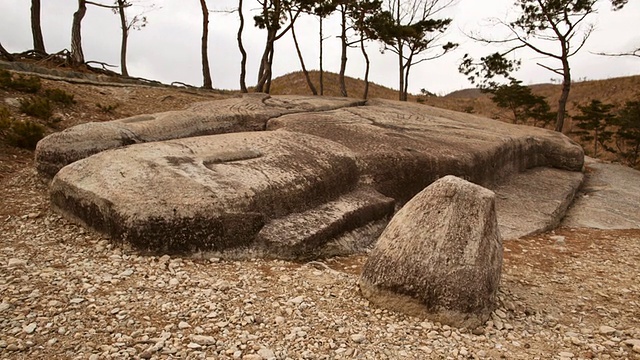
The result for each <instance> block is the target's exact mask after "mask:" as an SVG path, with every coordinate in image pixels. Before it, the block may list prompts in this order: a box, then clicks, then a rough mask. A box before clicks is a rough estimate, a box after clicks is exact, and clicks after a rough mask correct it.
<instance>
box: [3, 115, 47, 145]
mask: <svg viewBox="0 0 640 360" xmlns="http://www.w3.org/2000/svg"><path fill="white" fill-rule="evenodd" d="M43 137H44V126H42V125H40V124H38V123H35V122H33V121H28V120H27V121H13V124H12V125H11V129H10V131H9V132H8V134H7V142H8V143H9V144H10V145H13V146H17V147H21V148H24V149H31V150H33V149H35V148H36V144H37V143H38V141H40V139H42V138H43Z"/></svg>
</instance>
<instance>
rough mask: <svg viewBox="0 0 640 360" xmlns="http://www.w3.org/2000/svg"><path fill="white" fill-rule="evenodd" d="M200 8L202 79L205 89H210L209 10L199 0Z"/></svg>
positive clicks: (205, 4) (204, 2) (211, 85)
mask: <svg viewBox="0 0 640 360" xmlns="http://www.w3.org/2000/svg"><path fill="white" fill-rule="evenodd" d="M200 7H201V8H202V45H201V49H202V78H203V85H202V87H203V88H205V89H212V88H213V84H212V83H211V71H210V70H209V53H208V47H209V9H208V8H207V1H206V0H200Z"/></svg>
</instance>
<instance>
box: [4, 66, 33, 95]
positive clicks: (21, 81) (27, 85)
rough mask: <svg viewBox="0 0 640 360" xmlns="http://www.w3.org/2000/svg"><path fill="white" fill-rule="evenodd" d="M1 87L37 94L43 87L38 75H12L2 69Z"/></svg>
mask: <svg viewBox="0 0 640 360" xmlns="http://www.w3.org/2000/svg"><path fill="white" fill-rule="evenodd" d="M0 87H3V88H6V89H13V90H18V91H21V92H26V93H31V94H35V93H37V92H38V90H40V88H41V87H42V83H41V82H40V78H39V77H37V76H24V75H18V76H16V77H12V76H11V73H10V72H8V71H6V70H0Z"/></svg>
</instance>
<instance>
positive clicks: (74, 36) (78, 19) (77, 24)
mask: <svg viewBox="0 0 640 360" xmlns="http://www.w3.org/2000/svg"><path fill="white" fill-rule="evenodd" d="M86 12H87V1H86V0H78V10H76V12H75V13H74V14H73V24H72V25H71V56H70V61H71V65H74V66H77V65H81V64H84V53H83V52H82V29H81V27H82V19H83V18H84V15H85V14H86Z"/></svg>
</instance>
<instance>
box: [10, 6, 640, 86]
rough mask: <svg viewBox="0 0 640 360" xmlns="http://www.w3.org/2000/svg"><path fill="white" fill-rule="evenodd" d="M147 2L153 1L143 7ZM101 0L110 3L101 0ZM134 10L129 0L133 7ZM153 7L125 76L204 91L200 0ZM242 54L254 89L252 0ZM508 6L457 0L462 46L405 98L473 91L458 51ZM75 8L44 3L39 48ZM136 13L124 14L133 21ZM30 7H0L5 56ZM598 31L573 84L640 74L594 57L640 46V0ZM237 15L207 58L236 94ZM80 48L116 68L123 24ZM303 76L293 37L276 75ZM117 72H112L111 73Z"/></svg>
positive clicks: (424, 72)
mask: <svg viewBox="0 0 640 360" xmlns="http://www.w3.org/2000/svg"><path fill="white" fill-rule="evenodd" d="M145 1H150V0H145ZM103 2H107V1H106V0H103ZM134 2H135V1H134ZM154 3H155V4H156V5H157V6H158V7H159V9H157V10H154V11H151V12H149V13H148V14H147V17H148V25H147V27H145V28H144V29H142V30H141V31H134V32H132V33H131V35H130V38H129V54H128V68H129V73H130V75H131V76H137V77H144V78H148V79H155V80H160V81H162V82H165V83H170V82H172V81H181V82H184V83H188V84H193V85H197V86H200V85H202V75H201V74H202V70H201V66H200V38H201V35H202V13H201V10H200V3H199V1H198V0H157V1H154ZM235 3H237V2H236V1H235V0H208V4H209V8H210V10H220V9H225V8H233V6H234V4H235ZM245 3H246V4H245V5H246V6H245V18H246V26H245V33H244V42H245V47H246V49H247V51H248V53H249V59H248V64H247V72H248V74H247V84H248V85H253V84H255V82H256V74H257V71H258V63H259V59H260V56H261V53H262V50H263V48H264V38H265V34H264V31H261V30H258V29H257V28H255V27H254V26H253V20H252V18H253V15H255V10H256V2H255V1H252V0H245ZM512 3H513V0H459V2H458V4H457V5H456V6H455V7H454V8H452V9H450V11H449V13H448V16H451V17H452V18H453V19H454V21H453V23H452V26H451V27H450V30H449V32H448V34H447V38H446V39H447V40H450V41H454V42H459V43H460V47H459V48H458V49H457V50H456V51H454V52H452V53H450V54H447V55H445V56H444V57H442V58H440V59H437V60H433V61H428V62H424V63H422V64H419V65H417V66H416V67H415V68H413V69H412V70H411V78H410V82H409V84H410V86H409V91H410V92H412V93H418V92H419V91H420V89H422V88H426V89H427V90H429V91H432V92H435V93H437V94H440V95H444V94H446V93H449V92H451V91H455V90H459V89H463V88H468V87H471V85H470V84H469V82H468V81H467V80H466V78H465V77H464V76H463V75H460V74H459V73H458V70H457V68H458V64H459V62H460V59H461V58H462V56H463V55H464V54H465V53H471V54H472V55H473V56H475V57H477V58H479V57H480V56H482V55H486V54H489V53H491V52H495V51H496V48H493V47H487V46H483V45H480V44H477V43H475V42H473V41H472V40H469V39H468V38H466V37H465V36H464V35H463V31H464V32H478V31H479V32H482V33H484V34H485V35H496V34H499V32H500V30H499V29H498V28H496V27H491V26H490V25H489V22H488V21H487V19H488V18H492V17H493V18H499V19H509V15H510V14H511V15H512V17H513V15H514V11H513V8H512ZM76 7H77V1H74V0H42V28H43V34H44V40H45V46H46V49H47V51H48V52H50V53H53V52H57V51H60V50H62V49H69V48H70V45H69V44H70V35H71V21H72V16H73V13H74V11H75V10H76ZM139 10H140V9H136V8H131V9H130V10H129V11H130V15H135V14H136V12H137V11H139ZM29 16H30V1H28V0H0V42H1V43H2V44H3V45H4V47H5V48H6V49H7V50H8V51H10V52H21V51H24V50H27V49H31V48H32V47H33V46H32V40H31V32H30V18H29ZM591 21H592V22H593V23H594V24H595V26H596V30H595V32H594V33H593V34H592V36H591V38H590V39H589V42H588V43H587V45H586V47H585V48H584V49H583V50H582V51H581V53H580V54H578V55H576V56H575V57H574V58H572V60H571V68H572V74H573V78H574V79H583V78H587V79H602V78H608V77H617V76H628V75H637V74H640V60H638V59H637V58H633V57H623V58H612V57H603V56H598V55H594V54H592V52H603V51H605V52H623V51H629V50H631V49H635V48H637V47H638V46H640V31H639V30H640V25H639V24H640V1H633V0H632V1H631V2H630V3H629V4H628V5H627V7H625V8H624V9H623V10H622V11H618V12H612V11H611V10H610V5H609V2H608V1H601V4H600V7H599V9H598V14H596V15H594V16H593V17H592V18H591ZM237 27H238V20H237V14H223V13H212V14H211V17H210V25H209V31H210V33H209V59H210V64H211V69H212V77H213V83H214V87H216V88H220V89H238V88H239V85H238V75H239V73H240V66H239V63H240V54H239V51H238V48H237V44H236V37H235V35H236V32H237ZM339 30H340V29H339V26H338V23H337V19H335V18H332V19H329V20H328V21H327V22H325V36H328V37H329V38H328V39H327V40H326V41H325V50H324V68H325V70H327V71H333V72H338V70H339V66H340V44H339V41H338V40H337V39H336V36H337V35H338V34H339ZM296 34H297V35H298V39H299V41H300V42H301V46H302V52H303V55H304V57H305V61H306V64H307V68H309V69H318V21H317V19H316V18H314V17H310V16H306V17H304V18H301V19H300V21H299V23H296ZM82 40H83V48H84V53H85V58H86V60H96V61H102V62H106V63H109V64H114V65H118V64H119V63H120V62H119V50H120V25H119V19H118V17H117V16H116V15H114V14H113V13H112V12H110V11H109V10H107V9H102V8H97V7H94V6H89V7H88V10H87V14H86V16H85V18H84V20H83V23H82ZM368 49H369V53H370V55H371V57H372V68H371V75H370V79H371V81H373V82H375V83H378V84H382V85H385V86H389V87H393V88H397V87H398V85H397V83H398V79H397V77H398V76H397V73H398V72H397V59H396V57H394V55H393V54H392V53H390V52H386V53H384V54H382V53H381V52H380V45H379V44H377V43H373V42H372V43H370V44H369V45H368ZM519 56H520V57H521V58H522V59H523V63H524V64H523V67H522V69H521V70H520V71H519V72H518V73H517V77H518V78H520V79H522V80H523V81H524V83H525V84H533V83H543V82H550V80H551V79H552V78H554V79H557V78H558V76H557V75H554V74H553V73H551V72H549V71H547V70H544V69H542V68H541V67H539V66H537V65H536V62H544V63H545V64H548V65H550V66H554V65H555V64H554V63H553V62H551V61H550V60H544V59H542V58H540V56H538V55H535V54H531V53H526V52H522V53H520V54H519ZM299 69H300V65H299V61H298V58H297V56H296V55H295V49H294V46H293V40H292V39H291V36H290V35H287V36H285V37H283V38H282V39H281V40H280V41H278V42H277V43H276V53H275V60H274V75H275V76H279V75H283V74H286V73H289V72H292V71H297V70H299ZM114 70H115V71H119V69H118V68H116V69H114ZM363 73H364V61H363V60H362V55H361V53H360V51H359V50H358V49H351V50H350V52H349V62H348V65H347V75H349V76H353V77H362V76H363Z"/></svg>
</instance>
